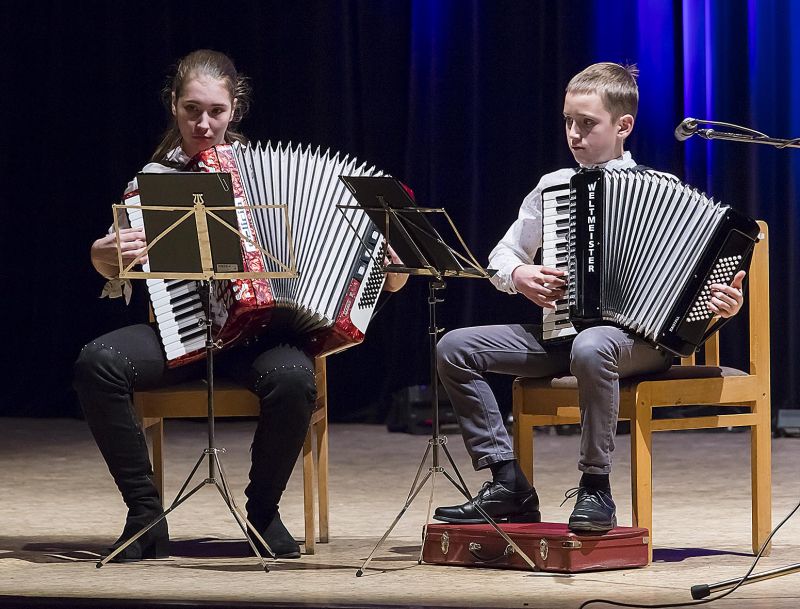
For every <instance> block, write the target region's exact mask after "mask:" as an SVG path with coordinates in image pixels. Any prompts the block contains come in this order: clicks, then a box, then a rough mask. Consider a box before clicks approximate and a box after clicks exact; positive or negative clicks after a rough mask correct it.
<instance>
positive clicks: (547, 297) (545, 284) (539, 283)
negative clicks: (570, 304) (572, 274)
mask: <svg viewBox="0 0 800 609" xmlns="http://www.w3.org/2000/svg"><path fill="white" fill-rule="evenodd" d="M565 274H566V273H564V271H559V270H558V269H554V268H551V267H549V266H540V265H538V264H522V265H520V266H518V267H517V268H515V269H514V271H513V272H512V273H511V280H512V281H513V282H514V286H515V287H516V288H517V292H519V293H520V294H522V295H523V296H525V297H526V298H527V299H528V300H531V301H533V302H534V303H536V304H537V305H539V306H540V307H544V308H546V309H555V307H556V306H555V304H554V303H555V301H556V300H559V299H561V298H563V297H564V286H565V285H566V281H564V280H563V279H562V277H563V276H564V275H565Z"/></svg>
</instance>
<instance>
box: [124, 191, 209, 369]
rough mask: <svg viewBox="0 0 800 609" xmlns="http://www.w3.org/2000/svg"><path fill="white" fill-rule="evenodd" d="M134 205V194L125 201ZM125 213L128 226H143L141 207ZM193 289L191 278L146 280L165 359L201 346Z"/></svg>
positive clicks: (201, 324)
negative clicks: (165, 355)
mask: <svg viewBox="0 0 800 609" xmlns="http://www.w3.org/2000/svg"><path fill="white" fill-rule="evenodd" d="M138 204H139V201H138V195H137V196H134V197H131V199H129V200H128V205H138ZM127 213H128V220H129V222H130V225H131V228H144V222H143V220H142V210H141V209H129V210H127ZM142 270H143V271H145V272H149V270H150V266H149V264H147V263H145V264H143V265H142ZM197 290H198V284H197V282H196V281H194V280H186V279H148V280H147V291H148V292H149V293H150V302H151V303H152V307H153V315H154V316H155V318H156V321H157V322H158V331H159V333H160V334H161V341H162V344H163V345H164V350H165V351H166V354H167V359H174V358H176V357H180V356H181V355H185V354H186V353H190V352H192V351H196V350H197V349H202V348H203V347H204V346H205V332H206V330H205V324H206V315H205V311H204V309H203V304H202V302H201V301H200V295H199V294H198V291H197Z"/></svg>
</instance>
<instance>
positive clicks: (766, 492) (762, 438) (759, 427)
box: [750, 399, 772, 556]
mask: <svg viewBox="0 0 800 609" xmlns="http://www.w3.org/2000/svg"><path fill="white" fill-rule="evenodd" d="M756 410H757V412H758V414H759V417H758V422H757V423H756V424H755V425H753V426H752V427H750V476H751V485H752V490H751V493H752V495H751V496H752V501H753V533H752V535H753V554H758V550H759V549H760V548H761V546H762V544H763V543H764V542H765V541H766V540H767V537H769V534H770V530H771V529H772V471H771V470H772V437H771V433H772V432H771V427H770V420H769V414H768V413H769V402H768V401H767V400H766V399H763V400H761V401H760V403H757V404H756ZM771 546H772V544H771V543H770V546H769V547H767V548H766V549H765V550H764V556H769V554H770V551H771V550H772V547H771Z"/></svg>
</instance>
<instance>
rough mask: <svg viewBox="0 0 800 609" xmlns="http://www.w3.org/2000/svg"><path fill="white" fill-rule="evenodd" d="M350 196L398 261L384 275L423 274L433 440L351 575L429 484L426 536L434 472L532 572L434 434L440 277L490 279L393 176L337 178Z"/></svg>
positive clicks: (432, 211) (436, 211)
mask: <svg viewBox="0 0 800 609" xmlns="http://www.w3.org/2000/svg"><path fill="white" fill-rule="evenodd" d="M339 177H340V179H341V180H342V181H343V182H344V183H345V184H346V185H347V187H348V189H350V192H351V193H352V194H353V197H354V198H355V200H356V202H357V203H358V205H337V207H338V208H339V209H361V210H363V211H364V212H366V214H367V215H368V216H369V217H370V219H371V220H372V221H373V222H374V223H375V225H376V226H378V227H379V228H382V231H383V235H384V237H385V238H386V242H387V244H389V245H391V246H392V249H394V250H395V252H396V253H397V255H398V256H399V257H400V259H401V260H402V261H403V264H402V265H394V264H390V265H388V266H387V267H385V268H386V272H388V273H404V274H408V275H424V276H427V277H428V315H429V326H428V337H429V355H430V375H431V387H432V391H431V412H432V413H433V426H432V430H431V433H432V437H431V439H430V440H428V447H427V448H426V449H425V454H424V455H423V456H422V461H421V462H420V464H419V468H418V469H417V474H416V476H415V477H414V482H412V483H411V490H410V491H409V493H408V496H407V498H406V502H405V504H404V505H403V507H402V509H401V510H400V513H399V514H398V515H397V517H396V518H395V519H394V522H392V524H391V525H390V526H389V528H388V529H387V531H386V532H385V533H384V534H383V537H381V539H380V540H379V541H378V543H377V544H376V545H375V547H374V548H373V550H372V552H370V554H369V556H367V558H366V560H365V561H364V563H363V564H362V565H361V567H360V568H359V569H358V571H357V572H356V577H361V576H362V575H363V574H364V570H365V569H366V568H367V566H368V565H369V563H370V562H371V561H372V557H373V555H374V554H375V552H376V551H377V550H378V548H379V547H380V546H381V545H382V544H383V542H384V541H385V540H386V538H387V537H389V535H390V534H391V532H392V530H393V529H394V527H395V526H396V525H397V523H398V522H399V521H400V519H401V518H402V517H403V514H405V512H406V510H407V509H408V508H409V506H410V505H411V503H412V502H413V501H414V499H415V498H416V496H417V495H418V494H419V492H420V491H421V490H422V487H423V486H425V484H426V483H427V482H428V480H430V481H431V493H430V497H429V499H428V512H427V516H426V518H425V527H424V529H423V540H424V539H426V538H427V536H428V524H429V522H430V516H431V507H432V505H433V494H434V491H435V489H436V474H437V473H441V474H442V475H444V477H445V478H446V479H447V480H449V481H450V483H451V484H452V485H453V486H454V487H455V488H456V489H457V490H458V491H459V492H460V493H461V494H462V495H464V497H466V498H467V501H469V502H470V503H471V504H472V506H473V507H474V508H475V509H476V510H477V511H478V513H479V514H480V515H481V516H482V517H483V518H484V520H485V521H486V522H487V523H488V524H490V525H491V526H492V527H493V528H494V529H495V530H496V531H497V532H498V533H499V534H500V535H501V536H502V537H503V539H505V540H506V542H507V543H508V544H509V546H511V548H513V551H514V552H516V553H518V554H519V555H520V556H521V557H522V558H523V559H524V560H525V562H527V563H528V564H529V565H530V567H531V569H534V570H535V569H536V566H535V564H534V562H533V561H532V560H531V559H530V558H529V557H528V556H527V554H525V552H524V551H522V549H521V548H520V547H519V546H518V545H517V544H516V543H515V542H514V540H513V539H511V538H510V537H509V536H508V534H506V533H505V531H503V530H502V529H501V528H500V527H499V526H498V525H497V523H496V522H495V521H494V519H493V518H492V517H491V516H489V514H487V513H486V512H485V511H484V509H483V508H482V507H481V506H480V505H478V504H476V503H475V502H474V501H473V500H472V494H471V493H470V492H469V489H468V488H467V484H466V482H464V478H463V477H462V476H461V473H460V472H459V471H458V467H456V464H455V461H454V460H453V457H452V456H451V455H450V451H449V450H448V449H447V437H446V436H443V435H442V434H440V433H439V386H438V375H437V372H436V343H437V338H438V335H439V333H440V332H442V330H443V328H439V327H438V326H437V324H436V305H437V304H438V303H440V302H444V299H443V298H439V297H438V296H437V294H436V292H437V290H443V289H445V287H447V283H446V282H445V281H444V278H445V277H474V278H482V279H489V278H490V277H491V275H492V273H491V272H490V271H487V270H486V269H484V268H483V267H481V265H480V264H478V262H477V261H476V260H475V257H474V256H473V255H472V253H471V252H470V251H469V248H468V247H467V245H466V243H464V240H463V239H462V238H461V234H460V233H459V232H458V229H457V228H456V227H455V224H453V221H452V219H451V218H450V216H449V215H448V214H447V211H445V209H444V208H423V207H418V206H417V204H416V202H415V201H414V199H412V198H411V196H410V195H409V193H408V191H407V190H406V188H405V187H404V186H403V185H402V184H401V183H400V182H399V181H398V180H395V179H394V178H391V177H388V176H339ZM429 215H431V217H435V216H439V217H443V218H444V219H445V220H446V221H447V223H448V224H449V226H450V228H451V229H452V230H453V232H454V234H455V235H456V238H457V240H458V241H459V243H460V245H461V247H462V248H463V251H464V253H465V254H466V256H465V255H463V254H461V253H459V252H458V251H456V250H454V249H453V248H451V247H450V246H449V245H447V244H446V243H445V242H444V240H443V239H442V237H441V236H440V235H439V233H438V232H437V231H436V229H435V228H434V227H433V225H431V223H430V222H429V220H428V217H429ZM440 448H441V450H442V451H444V454H445V456H446V457H447V460H448V461H449V462H450V465H451V466H452V468H453V471H454V472H455V475H456V476H457V477H458V481H456V479H455V478H453V476H452V475H450V473H449V472H448V471H447V470H446V469H445V468H444V467H443V466H442V465H441V461H440V455H439V449H440ZM429 454H430V455H431V461H432V462H431V465H430V467H428V471H427V473H426V474H425V475H424V476H423V477H422V479H421V480H420V476H421V475H422V470H423V468H424V466H425V463H426V462H427V460H428V455H429ZM423 549H424V541H423V546H422V547H421V548H420V553H419V558H418V559H417V564H422V552H423Z"/></svg>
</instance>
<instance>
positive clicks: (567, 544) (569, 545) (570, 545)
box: [561, 539, 583, 548]
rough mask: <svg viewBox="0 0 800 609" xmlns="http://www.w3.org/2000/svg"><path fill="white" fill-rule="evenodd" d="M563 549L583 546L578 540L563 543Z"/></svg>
mask: <svg viewBox="0 0 800 609" xmlns="http://www.w3.org/2000/svg"><path fill="white" fill-rule="evenodd" d="M561 547H562V548H582V547H583V544H582V543H581V542H580V541H578V540H577V539H571V540H569V541H562V542H561Z"/></svg>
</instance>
